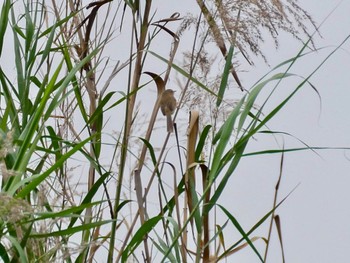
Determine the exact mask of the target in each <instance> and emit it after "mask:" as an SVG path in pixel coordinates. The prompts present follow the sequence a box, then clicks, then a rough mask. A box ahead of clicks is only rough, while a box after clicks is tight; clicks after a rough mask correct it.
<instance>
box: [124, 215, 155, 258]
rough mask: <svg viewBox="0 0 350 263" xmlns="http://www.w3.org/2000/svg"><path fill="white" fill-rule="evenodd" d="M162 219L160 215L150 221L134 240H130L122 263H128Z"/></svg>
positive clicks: (137, 233) (139, 230)
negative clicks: (129, 258)
mask: <svg viewBox="0 0 350 263" xmlns="http://www.w3.org/2000/svg"><path fill="white" fill-rule="evenodd" d="M161 219H162V216H160V215H158V216H155V217H153V218H150V219H148V220H147V221H146V222H145V223H144V224H143V225H142V226H141V227H140V228H139V229H138V230H137V232H136V233H135V235H134V236H133V238H132V239H131V240H130V243H129V244H128V245H127V246H126V248H125V250H124V251H123V254H122V262H126V260H127V259H128V257H129V256H130V255H131V254H132V253H133V252H134V251H135V249H136V248H137V247H138V246H139V244H140V243H141V242H142V241H143V239H144V238H145V237H146V235H147V233H149V232H150V231H151V230H152V229H153V227H155V226H156V224H157V223H158V222H159V221H160V220H161Z"/></svg>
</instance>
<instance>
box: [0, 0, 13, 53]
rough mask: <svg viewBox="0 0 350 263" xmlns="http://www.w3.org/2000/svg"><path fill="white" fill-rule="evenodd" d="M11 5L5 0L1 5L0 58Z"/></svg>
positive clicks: (8, 0)
mask: <svg viewBox="0 0 350 263" xmlns="http://www.w3.org/2000/svg"><path fill="white" fill-rule="evenodd" d="M11 6H12V3H11V1H10V0H5V1H4V2H3V4H2V8H1V14H0V56H1V54H2V47H3V45H4V38H5V33H6V29H7V23H8V19H9V18H8V17H9V12H10V8H11Z"/></svg>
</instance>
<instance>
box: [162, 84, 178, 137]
mask: <svg viewBox="0 0 350 263" xmlns="http://www.w3.org/2000/svg"><path fill="white" fill-rule="evenodd" d="M174 92H175V91H173V90H172V89H167V90H164V91H163V93H162V97H161V98H160V110H161V111H162V113H163V115H164V116H166V118H167V130H168V132H173V121H172V119H171V115H172V114H173V113H174V111H175V109H176V99H175V97H174Z"/></svg>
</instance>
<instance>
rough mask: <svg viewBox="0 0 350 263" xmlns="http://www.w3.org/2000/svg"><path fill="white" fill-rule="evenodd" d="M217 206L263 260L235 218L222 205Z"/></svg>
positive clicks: (262, 260)
mask: <svg viewBox="0 0 350 263" xmlns="http://www.w3.org/2000/svg"><path fill="white" fill-rule="evenodd" d="M218 207H220V208H221V210H222V211H223V212H224V213H225V214H226V216H227V217H228V218H229V220H230V221H231V223H232V224H233V225H234V226H235V228H236V229H237V230H238V232H239V233H240V234H241V235H242V237H243V239H244V240H245V241H246V242H247V243H248V244H249V246H250V247H251V248H252V249H253V251H254V252H255V254H256V255H257V256H258V258H259V259H260V260H261V262H264V259H263V258H262V256H261V255H260V253H259V251H258V250H257V249H256V247H255V246H254V244H253V242H252V241H251V240H250V238H249V236H248V234H247V233H246V232H245V231H244V230H243V228H242V227H241V225H240V224H239V222H238V221H237V219H236V218H235V217H234V216H233V215H232V214H231V213H230V212H229V211H228V210H227V209H226V208H225V207H223V206H222V205H218Z"/></svg>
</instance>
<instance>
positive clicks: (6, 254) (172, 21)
mask: <svg viewBox="0 0 350 263" xmlns="http://www.w3.org/2000/svg"><path fill="white" fill-rule="evenodd" d="M233 2H237V4H239V5H238V6H237V9H234V10H235V11H234V12H232V13H229V12H227V10H226V9H223V4H224V3H226V2H225V1H223V2H222V1H214V3H212V4H213V5H212V6H211V5H210V6H208V5H207V4H206V3H205V2H203V1H197V4H198V6H199V7H200V10H201V11H200V15H199V16H198V17H195V16H194V15H188V16H186V17H181V16H180V14H178V13H176V11H177V10H174V14H173V15H171V16H167V15H164V14H162V13H160V14H158V13H156V12H155V8H156V6H154V5H155V4H154V3H153V2H152V1H151V0H147V1H144V2H139V1H111V0H107V1H98V2H91V3H90V4H88V5H87V6H81V3H80V2H79V3H80V4H79V3H77V2H76V1H64V2H59V1H57V2H56V1H52V2H46V1H35V2H34V1H27V2H25V1H24V2H23V3H22V2H13V1H10V0H5V1H4V2H3V4H2V7H1V18H0V19H1V24H0V56H1V57H0V59H1V65H4V64H5V63H6V64H9V65H11V66H10V67H6V68H12V69H14V70H12V71H11V70H8V69H7V70H5V69H4V67H3V66H1V67H0V82H1V84H0V89H1V93H0V96H1V98H0V103H1V106H0V132H1V134H0V142H1V151H0V161H1V175H2V182H1V194H0V204H1V206H0V207H1V208H0V209H1V215H0V230H1V232H0V238H1V239H0V256H1V258H2V260H3V261H4V262H43V261H48V262H94V261H95V262H106V261H107V262H131V261H136V262H141V261H145V262H217V261H220V260H229V261H231V257H232V255H233V254H235V253H236V252H237V251H240V250H242V249H251V250H252V251H253V252H254V253H255V254H256V257H257V259H259V260H260V261H261V262H264V261H266V257H267V254H268V251H269V249H272V248H271V245H270V239H271V238H270V234H269V235H268V236H267V237H260V236H255V235H254V231H256V230H257V229H259V228H260V227H262V226H263V224H264V223H265V222H270V230H269V233H271V231H272V227H273V226H275V227H276V228H277V230H278V233H280V234H281V232H282V230H281V227H280V222H279V217H278V214H277V213H276V209H277V208H278V207H279V206H280V205H282V203H283V201H284V200H285V199H286V198H287V197H279V196H278V186H279V183H280V180H281V178H282V167H283V154H285V152H288V151H296V150H301V149H303V150H304V149H305V150H312V148H310V147H308V146H302V147H301V148H300V149H283V148H281V149H272V150H268V152H257V153H250V155H255V156H256V157H259V156H261V155H262V154H265V153H279V154H281V163H280V164H278V163H277V164H276V166H278V165H280V166H281V173H280V178H279V181H278V182H277V186H276V192H275V200H274V202H273V204H272V205H271V209H270V210H269V211H266V213H264V214H262V215H261V219H260V220H258V221H257V222H256V223H255V224H254V225H253V226H252V227H251V228H250V229H248V230H247V229H244V228H243V227H242V224H241V222H239V221H238V220H237V218H236V217H235V216H234V215H233V214H234V213H233V211H231V210H230V207H224V206H222V205H221V204H220V198H221V196H222V194H223V193H224V192H225V191H227V189H228V187H227V185H228V182H229V180H230V178H231V177H232V176H233V175H234V174H235V173H236V169H237V167H238V166H239V164H240V161H241V159H242V158H244V157H245V156H247V152H246V148H247V145H248V144H249V143H250V141H251V140H252V138H253V137H254V136H256V135H257V134H259V133H261V132H265V133H266V127H267V125H268V123H269V121H270V120H271V119H272V118H274V117H275V116H276V115H277V114H278V113H279V111H280V110H281V109H283V108H284V107H285V105H287V104H288V102H289V101H290V99H291V98H293V97H294V96H295V94H297V93H298V92H301V91H302V89H304V87H305V86H308V85H309V86H311V87H312V88H314V89H315V87H313V86H312V85H311V83H310V82H309V79H310V77H311V76H312V75H313V74H314V73H315V72H316V71H317V70H318V68H316V69H315V71H314V72H312V74H310V75H309V76H305V78H304V80H302V81H301V82H300V83H299V84H298V85H296V86H295V87H294V89H293V90H292V92H291V93H290V94H289V95H288V96H287V97H286V98H283V99H282V100H281V101H280V102H279V103H278V104H276V105H272V106H271V105H270V96H272V94H273V93H274V92H275V91H276V90H277V89H279V88H280V87H281V86H283V84H284V80H285V79H286V78H289V77H293V74H292V73H291V72H292V69H293V67H295V66H296V65H297V64H298V62H299V59H300V58H301V57H302V56H305V55H307V52H306V51H307V49H308V48H309V47H310V46H311V47H312V46H313V42H312V41H313V38H312V34H310V33H309V31H308V29H307V28H308V27H307V26H306V25H305V23H307V22H310V25H312V26H315V24H314V22H313V21H312V20H311V17H310V16H309V15H308V14H307V12H305V11H304V10H303V9H301V8H300V7H299V6H298V5H296V4H295V5H290V4H286V5H288V8H286V7H287V6H283V5H282V4H281V3H280V2H279V1H262V3H261V4H257V5H256V6H255V5H254V2H256V1H252V2H250V1H248V2H247V3H248V6H247V5H244V4H243V2H242V1H233ZM248 7H249V8H248ZM284 8H285V9H284ZM254 9H257V10H260V11H261V12H262V13H261V14H260V15H261V17H260V18H261V19H263V21H265V22H264V23H262V25H263V28H264V27H265V28H266V29H268V31H270V33H271V36H272V37H273V39H274V40H275V42H276V44H277V41H278V40H277V31H278V30H285V31H286V32H288V33H290V34H292V35H293V36H296V37H297V38H298V39H302V38H307V41H305V44H304V45H303V47H302V48H301V50H300V52H299V53H298V54H296V56H295V57H293V58H291V59H289V60H286V61H284V62H283V63H281V64H280V65H278V66H276V67H275V68H273V70H272V71H271V72H269V73H268V74H267V75H266V76H264V77H263V78H261V79H259V80H257V82H256V84H255V85H254V86H253V87H251V88H249V89H248V88H247V87H244V85H243V83H241V81H240V78H239V74H238V72H239V71H238V70H237V64H236V63H234V62H235V61H236V60H237V59H238V55H237V54H238V51H239V52H240V53H241V54H243V59H247V60H248V61H249V62H252V59H251V57H252V56H256V55H260V56H263V57H264V54H263V51H262V50H260V49H259V43H260V42H259V40H260V38H261V36H260V37H257V39H254V38H253V37H252V36H253V35H255V36H258V35H256V34H253V33H252V35H251V37H252V38H250V39H249V35H240V33H242V31H240V30H241V29H242V28H246V27H248V26H249V25H252V30H253V31H254V30H256V31H255V32H256V33H257V34H259V33H260V31H259V30H261V28H259V27H258V26H257V25H256V23H255V22H254V19H253V18H252V17H249V19H248V20H245V19H246V18H247V17H246V15H247V14H246V13H245V12H248V11H249V12H251V10H254ZM268 10H270V11H271V10H273V11H274V12H273V13H271V14H273V16H268V14H269V12H268ZM286 10H289V11H288V12H287V11H286ZM263 11H264V12H263ZM278 12H279V14H277V13H278ZM233 17H235V19H233ZM291 17H294V19H295V20H296V21H294V22H293V21H292V20H291V19H290V18H291ZM255 19H257V17H255ZM278 19H279V20H278ZM266 21H268V22H266ZM295 23H296V26H294V24H295ZM173 28H178V30H176V29H173ZM222 28H223V29H222ZM297 28H299V29H301V31H302V32H304V33H305V34H304V35H302V34H299V33H298V31H297ZM187 30H191V31H187ZM316 31H317V30H316V29H315V32H316ZM188 32H191V33H190V34H191V35H192V36H193V38H192V39H191V41H192V43H193V47H192V50H190V51H189V53H183V54H181V53H180V52H179V51H178V47H179V43H181V39H182V37H183V36H184V35H186V34H188ZM193 33H194V34H193ZM126 39H128V41H126ZM164 39H166V40H165V41H164ZM159 41H160V42H161V43H162V45H163V47H164V48H167V51H166V52H168V53H167V54H169V55H168V56H167V55H164V54H163V53H162V51H159V50H158V45H159V43H160V42H159ZM125 42H128V43H129V45H130V46H129V51H128V54H126V53H125V52H124V49H125V46H123V47H122V46H121V45H125ZM211 43H215V48H214V49H213V53H218V54H220V56H221V57H220V58H219V59H217V60H215V59H213V60H211V57H210V56H209V55H208V50H209V49H208V46H207V45H209V46H210V45H211ZM9 46H12V48H13V50H14V53H13V54H12V56H11V55H10V56H8V54H6V56H5V52H6V50H7V49H8V48H9ZM338 48H339V47H338ZM186 51H188V50H186ZM335 51H336V50H335ZM335 51H334V52H335ZM118 52H119V53H118ZM111 53H112V55H109V54H111ZM115 54H116V56H115V57H118V56H119V57H120V58H123V60H122V62H120V61H116V60H115V59H114V58H115V57H114V55H115ZM249 54H250V56H249ZM331 55H332V53H331V54H330V56H331ZM327 59H328V58H327ZM181 60H183V61H184V62H185V63H184V65H181V64H180V63H178V61H181ZM176 61H177V62H176ZM214 62H215V63H218V64H219V65H221V66H222V67H221V69H220V72H219V73H217V72H216V73H215V74H212V73H211V72H210V70H209V67H210V64H212V63H214ZM324 62H325V61H324ZM324 62H322V63H321V65H320V66H322V65H323V63H324ZM220 63H221V64H220ZM155 65H156V66H155ZM286 66H287V69H285V68H286ZM157 68H161V70H159V71H158V70H155V69H157ZM171 76H177V77H178V79H179V81H178V84H177V85H178V87H179V89H178V93H177V98H178V109H177V112H176V113H175V115H174V120H175V133H174V134H171V133H168V134H167V133H166V129H163V128H164V127H163V126H162V125H159V122H160V121H162V123H163V121H164V120H163V119H160V118H157V114H158V111H159V100H160V96H161V94H162V92H163V91H164V90H165V89H166V88H167V87H168V86H170V85H172V86H174V85H175V82H174V81H172V80H171V79H172V77H171ZM181 80H185V81H184V83H181ZM209 80H210V81H209ZM232 86H235V87H237V91H238V90H240V89H241V90H242V91H240V95H239V97H237V98H235V99H232V97H231V96H230V94H229V93H228V89H229V87H232ZM147 89H148V90H147ZM149 89H153V90H155V89H156V92H150V91H149ZM263 90H264V91H265V90H270V95H269V96H267V98H265V100H264V102H263V103H262V104H260V106H257V103H256V101H257V99H258V98H261V93H262V91H263ZM315 90H316V89H315ZM316 91H317V90H316ZM152 96H153V97H152ZM193 105H196V106H199V108H200V110H196V109H194V108H193V107H192V106H193ZM266 105H269V106H270V107H269V108H272V110H270V111H268V110H266ZM187 107H188V111H189V113H190V117H189V125H188V127H183V125H178V126H177V125H176V122H179V123H181V119H179V117H178V116H183V114H182V115H181V111H185V109H186V108H187ZM143 112H146V113H147V114H146V115H142V113H143ZM176 120H178V121H176ZM270 134H271V136H273V132H271V131H270ZM173 138H174V141H175V146H174V147H169V146H170V143H169V140H170V139H173ZM218 214H221V215H223V216H224V218H225V219H226V221H225V223H224V224H223V225H219V224H217V225H214V224H213V222H215V217H216V216H217V215H218ZM230 227H234V228H235V229H236V230H237V231H238V233H239V234H240V236H241V238H240V239H238V240H237V242H234V243H232V244H228V243H226V242H225V235H229V233H227V232H226V231H228V230H226V229H229V228H230ZM257 241H263V242H264V244H266V246H264V247H265V249H260V248H259V247H256V245H255V244H256V242H257ZM281 244H282V243H281ZM273 249H276V248H273ZM282 251H283V244H282Z"/></svg>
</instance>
